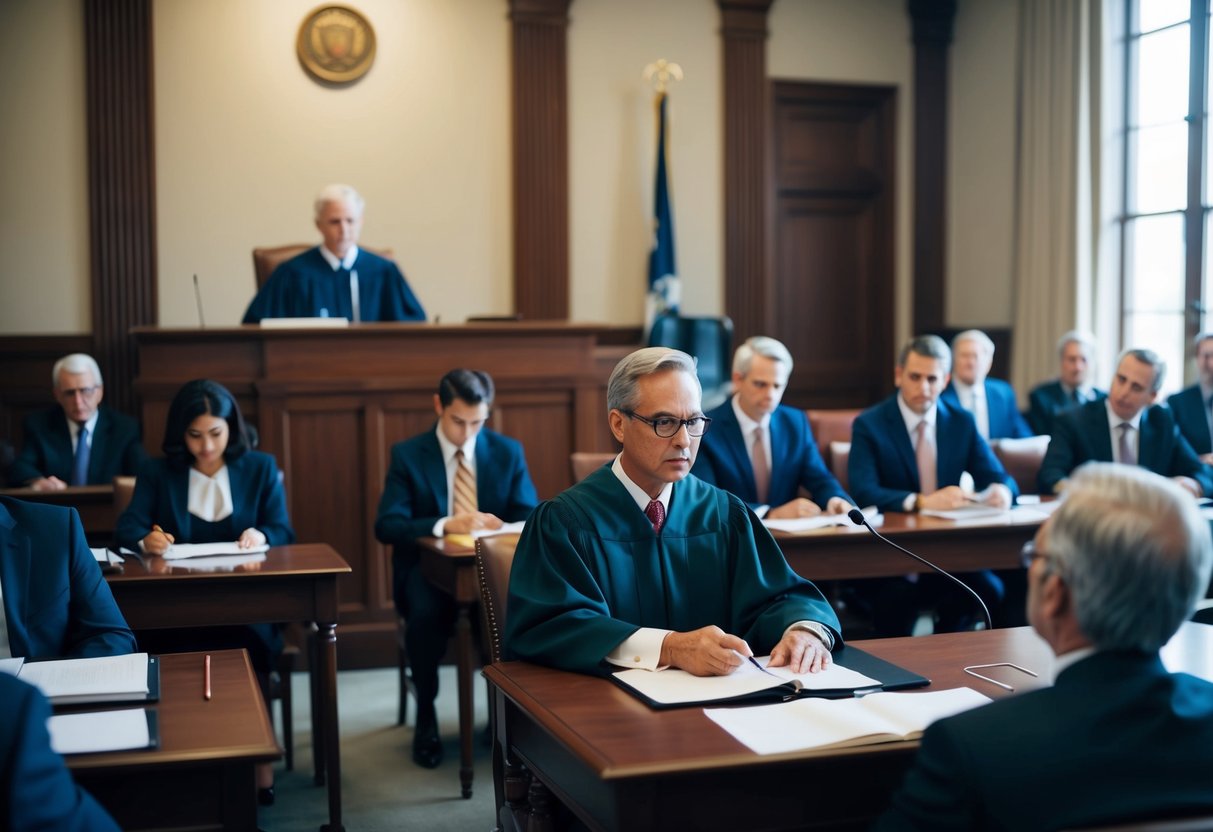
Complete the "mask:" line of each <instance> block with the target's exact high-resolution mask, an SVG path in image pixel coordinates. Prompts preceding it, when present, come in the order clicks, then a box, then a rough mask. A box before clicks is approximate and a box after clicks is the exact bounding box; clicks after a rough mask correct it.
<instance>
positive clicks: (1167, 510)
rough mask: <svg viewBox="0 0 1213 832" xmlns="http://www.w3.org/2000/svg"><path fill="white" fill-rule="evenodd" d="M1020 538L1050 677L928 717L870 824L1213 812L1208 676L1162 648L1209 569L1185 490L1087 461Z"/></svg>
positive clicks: (1018, 823)
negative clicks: (1035, 527) (1049, 655)
mask: <svg viewBox="0 0 1213 832" xmlns="http://www.w3.org/2000/svg"><path fill="white" fill-rule="evenodd" d="M1030 545H1031V547H1032V548H1031V549H1030V550H1027V551H1026V552H1025V554H1027V555H1028V557H1030V564H1031V565H1030V566H1029V568H1028V602H1027V612H1028V620H1029V621H1031V623H1032V627H1033V628H1034V629H1035V630H1036V632H1037V633H1038V634H1039V635H1040V636H1041V638H1043V639H1044V640H1045V641H1046V642H1048V644H1049V647H1051V648H1052V650H1053V652H1054V653H1055V654H1056V656H1057V659H1056V661H1055V662H1054V672H1055V681H1054V683H1053V686H1052V687H1047V688H1043V689H1041V690H1035V691H1032V692H1029V693H1024V694H1020V695H1017V696H1011V697H1007V698H1006V699H1001V700H999V701H997V702H994V703H992V704H990V705H986V706H984V707H981V708H977V709H975V710H972V711H968V712H966V713H963V714H960V715H958V716H954V717H950V718H948V719H943V720H940V721H939V722H936V723H935V724H933V725H932V726H931V727H929V728H928V729H927V731H926V734H925V735H924V736H923V738H922V745H921V747H920V748H919V750H918V754H917V756H916V758H915V761H914V765H913V766H912V767H911V769H910V770H909V772H908V773H907V774H906V778H905V781H904V782H903V783H902V786H901V789H900V790H899V791H898V792H897V793H896V794H894V795H893V799H892V806H891V808H890V809H889V811H888V813H887V814H885V815H884V816H883V817H882V818H880V819H879V820H878V821H877V823H876V825H875V827H874V828H875V829H877V830H881V832H889V830H911V829H921V830H931V832H949V830H970V829H1002V830H1031V831H1032V832H1035V830H1041V829H1086V828H1089V827H1096V826H1098V827H1100V828H1103V827H1105V826H1112V825H1116V826H1119V825H1120V824H1130V823H1131V822H1134V821H1153V820H1159V819H1162V818H1167V817H1181V818H1182V817H1184V816H1187V815H1195V814H1203V815H1208V814H1209V813H1211V812H1213V789H1210V788H1209V772H1210V771H1213V684H1210V683H1209V682H1208V681H1206V680H1204V679H1199V678H1197V677H1195V676H1190V675H1188V674H1186V673H1168V672H1167V670H1166V668H1165V667H1164V666H1163V663H1162V661H1161V660H1160V658H1159V649H1160V648H1161V647H1162V646H1163V644H1165V643H1166V642H1167V641H1168V639H1170V638H1171V636H1172V634H1173V633H1175V631H1176V630H1177V629H1178V628H1179V626H1180V625H1181V623H1182V622H1183V621H1184V620H1185V619H1186V618H1187V617H1188V616H1190V615H1191V614H1192V610H1193V608H1194V606H1195V605H1196V602H1197V600H1198V599H1199V598H1200V597H1201V596H1202V595H1204V591H1205V587H1206V586H1207V585H1208V583H1209V574H1210V566H1211V564H1213V551H1211V549H1210V540H1209V526H1208V524H1207V523H1206V522H1205V521H1204V520H1202V519H1201V517H1200V513H1199V511H1198V510H1197V509H1196V507H1195V505H1194V503H1193V501H1192V500H1191V499H1190V498H1189V497H1188V496H1187V495H1186V494H1185V493H1184V492H1183V491H1182V490H1181V489H1180V488H1178V487H1177V486H1175V485H1174V484H1173V483H1170V482H1168V481H1167V480H1165V479H1163V478H1161V477H1159V476H1157V475H1155V474H1151V473H1149V472H1147V471H1144V470H1142V469H1140V468H1126V467H1123V466H1112V465H1101V464H1092V465H1088V466H1084V468H1083V469H1082V470H1081V471H1079V472H1078V473H1077V474H1076V475H1075V476H1074V478H1073V480H1072V487H1071V489H1070V490H1069V492H1068V493H1067V495H1066V499H1065V502H1063V503H1062V504H1061V507H1060V508H1058V509H1057V511H1056V512H1055V513H1054V514H1053V516H1052V517H1051V518H1050V519H1049V520H1048V521H1046V522H1045V524H1044V525H1043V526H1042V527H1041V529H1040V531H1039V532H1038V533H1037V535H1036V539H1035V541H1034V542H1033V544H1030ZM1189 626H1199V625H1189ZM1143 828H1144V827H1143Z"/></svg>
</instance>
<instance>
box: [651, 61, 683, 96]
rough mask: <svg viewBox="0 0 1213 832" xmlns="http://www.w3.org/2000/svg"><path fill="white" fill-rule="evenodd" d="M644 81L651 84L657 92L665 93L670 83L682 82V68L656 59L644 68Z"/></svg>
mask: <svg viewBox="0 0 1213 832" xmlns="http://www.w3.org/2000/svg"><path fill="white" fill-rule="evenodd" d="M644 80H646V81H648V82H649V83H650V84H652V85H653V89H655V90H656V91H657V92H659V93H661V92H665V88H666V86H667V85H668V84H669V83H670V81H681V80H682V67H681V66H679V65H678V64H675V63H671V62H669V61H667V60H666V59H665V58H658V59H657V60H656V61H654V62H653V63H651V64H649V65H648V66H646V67H645V68H644Z"/></svg>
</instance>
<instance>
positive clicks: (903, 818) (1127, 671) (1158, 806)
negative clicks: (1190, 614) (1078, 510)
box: [874, 652, 1213, 832]
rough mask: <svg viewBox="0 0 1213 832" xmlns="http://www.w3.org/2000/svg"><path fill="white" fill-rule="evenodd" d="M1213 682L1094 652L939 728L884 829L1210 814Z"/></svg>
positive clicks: (1055, 824)
mask: <svg viewBox="0 0 1213 832" xmlns="http://www.w3.org/2000/svg"><path fill="white" fill-rule="evenodd" d="M1210 771H1213V684H1210V683H1209V682H1207V681H1204V680H1203V679H1198V678H1196V677H1194V676H1189V675H1187V674H1185V673H1178V674H1170V673H1167V671H1166V669H1165V668H1164V667H1163V665H1162V662H1161V661H1160V660H1159V658H1158V655H1157V654H1154V655H1147V654H1144V653H1135V652H1106V653H1096V654H1095V655H1093V656H1090V657H1089V658H1086V659H1083V660H1082V661H1079V662H1078V663H1076V664H1074V665H1072V666H1070V667H1068V668H1066V670H1065V671H1063V672H1062V673H1061V675H1060V676H1058V677H1057V682H1056V683H1055V684H1054V685H1053V687H1050V688H1044V689H1042V690H1036V691H1032V692H1030V693H1024V694H1020V695H1018V696H1012V697H1009V698H1007V699H1001V700H999V701H997V702H994V703H992V704H990V705H986V706H984V707H981V708H977V709H975V710H972V711H966V712H965V713H962V714H959V715H957V716H954V717H950V718H948V719H943V720H940V721H939V722H936V723H935V724H933V725H932V726H931V727H929V728H928V729H927V731H926V734H925V735H924V736H923V739H922V746H921V747H920V748H919V750H918V755H917V757H916V759H915V762H914V765H913V767H912V768H911V769H910V771H909V772H908V773H907V775H906V778H905V781H904V783H903V784H902V787H901V790H900V791H898V792H897V793H896V794H895V795H894V796H893V802H892V806H891V808H890V809H889V811H888V813H887V814H885V815H884V816H883V817H882V818H881V819H880V820H879V821H877V823H876V825H875V827H874V828H875V829H877V830H882V832H887V830H902V829H923V830H928V829H929V830H932V832H934V830H940V832H948V830H995V829H997V830H1032V832H1036V830H1049V829H1079V828H1085V827H1087V826H1092V825H1100V826H1102V825H1105V824H1110V823H1114V822H1124V821H1131V820H1140V819H1157V818H1161V817H1166V816H1168V815H1177V816H1181V817H1182V816H1183V815H1185V814H1187V815H1195V814H1201V813H1204V814H1207V813H1209V812H1211V811H1213V789H1211V788H1209V772H1210Z"/></svg>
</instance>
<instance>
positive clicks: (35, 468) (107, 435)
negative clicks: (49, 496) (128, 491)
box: [9, 352, 146, 491]
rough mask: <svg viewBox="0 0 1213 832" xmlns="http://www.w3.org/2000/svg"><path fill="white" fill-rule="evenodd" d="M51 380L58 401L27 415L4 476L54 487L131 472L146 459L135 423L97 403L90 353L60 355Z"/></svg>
mask: <svg viewBox="0 0 1213 832" xmlns="http://www.w3.org/2000/svg"><path fill="white" fill-rule="evenodd" d="M51 383H52V385H53V388H54V393H55V399H56V400H57V401H58V402H59V404H58V406H56V407H51V408H47V409H46V410H39V411H37V412H35V413H31V414H30V415H29V416H27V417H26V419H25V422H24V428H23V435H22V440H21V453H20V454H19V455H18V456H17V459H16V461H14V462H13V465H12V468H10V469H9V479H10V480H11V481H12V482H13V483H16V484H19V485H26V486H29V487H31V488H34V489H37V490H38V491H58V490H61V489H64V488H67V487H68V486H69V485H109V484H110V483H111V482H113V479H114V477H116V476H118V475H119V474H124V475H134V473H135V472H136V471H137V470H138V469H139V465H140V464H141V463H142V462H143V460H144V459H145V458H146V454H145V453H144V451H143V443H142V441H141V440H140V438H139V423H138V422H136V421H135V420H134V419H132V418H131V417H129V416H126V415H124V414H122V413H116V412H115V411H113V410H110V409H109V408H108V407H102V406H101V400H102V398H104V396H105V387H104V385H103V384H102V381H101V368H100V367H98V366H97V362H96V361H94V360H93V357H92V356H90V355H85V354H84V353H80V352H78V353H72V354H71V355H66V356H64V357H63V358H60V359H59V360H58V361H56V362H55V366H54V368H53V369H52V370H51Z"/></svg>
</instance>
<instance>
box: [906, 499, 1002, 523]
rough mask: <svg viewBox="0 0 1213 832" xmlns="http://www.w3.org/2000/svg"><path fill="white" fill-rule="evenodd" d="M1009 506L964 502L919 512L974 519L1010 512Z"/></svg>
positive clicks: (944, 516)
mask: <svg viewBox="0 0 1213 832" xmlns="http://www.w3.org/2000/svg"><path fill="white" fill-rule="evenodd" d="M1010 512H1011V510H1010V509H1009V508H997V507H995V506H987V505H985V504H983V503H966V504H965V505H963V506H961V507H960V508H949V509H935V508H924V509H923V510H922V511H920V512H918V513H919V514H922V515H925V516H926V517H942V518H943V519H944V520H976V519H978V518H981V517H998V516H999V515H1001V514H1010Z"/></svg>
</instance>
